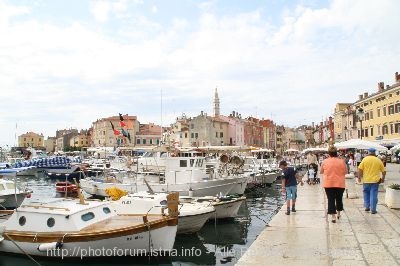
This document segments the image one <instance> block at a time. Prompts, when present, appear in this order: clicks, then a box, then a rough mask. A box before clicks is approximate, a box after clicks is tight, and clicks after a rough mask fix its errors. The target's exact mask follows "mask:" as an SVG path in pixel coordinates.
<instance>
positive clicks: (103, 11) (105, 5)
mask: <svg viewBox="0 0 400 266" xmlns="http://www.w3.org/2000/svg"><path fill="white" fill-rule="evenodd" d="M111 8H112V6H111V4H110V2H109V1H98V0H95V1H92V2H91V3H90V13H92V15H93V16H94V18H95V19H96V20H97V21H100V22H105V21H107V20H108V19H109V13H110V10H111Z"/></svg>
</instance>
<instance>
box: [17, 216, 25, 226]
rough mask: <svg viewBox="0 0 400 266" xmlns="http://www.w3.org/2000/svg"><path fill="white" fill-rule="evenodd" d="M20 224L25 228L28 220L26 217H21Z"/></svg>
mask: <svg viewBox="0 0 400 266" xmlns="http://www.w3.org/2000/svg"><path fill="white" fill-rule="evenodd" d="M18 223H19V225H20V226H24V225H25V223H26V218H25V216H21V217H19V220H18Z"/></svg>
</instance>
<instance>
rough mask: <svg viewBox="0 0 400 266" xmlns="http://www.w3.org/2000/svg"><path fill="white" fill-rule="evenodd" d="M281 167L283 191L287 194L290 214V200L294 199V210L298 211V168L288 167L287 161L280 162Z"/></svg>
mask: <svg viewBox="0 0 400 266" xmlns="http://www.w3.org/2000/svg"><path fill="white" fill-rule="evenodd" d="M279 168H281V169H282V173H283V176H282V193H285V194H286V208H287V210H286V215H290V200H291V201H292V212H296V206H295V205H296V198H297V177H296V174H297V173H296V170H295V169H294V168H293V167H288V165H287V162H286V161H281V162H280V163H279Z"/></svg>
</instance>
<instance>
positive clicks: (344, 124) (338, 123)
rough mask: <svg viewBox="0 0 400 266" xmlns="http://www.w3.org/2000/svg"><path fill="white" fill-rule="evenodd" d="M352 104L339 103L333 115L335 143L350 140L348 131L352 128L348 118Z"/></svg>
mask: <svg viewBox="0 0 400 266" xmlns="http://www.w3.org/2000/svg"><path fill="white" fill-rule="evenodd" d="M351 105H352V104H351V103H337V104H336V107H335V111H334V113H333V124H334V127H335V129H334V132H335V133H334V139H335V141H338V142H340V141H345V140H348V139H349V138H348V134H347V130H348V128H350V127H352V125H351V121H350V122H348V121H347V119H346V117H347V116H348V107H349V106H351Z"/></svg>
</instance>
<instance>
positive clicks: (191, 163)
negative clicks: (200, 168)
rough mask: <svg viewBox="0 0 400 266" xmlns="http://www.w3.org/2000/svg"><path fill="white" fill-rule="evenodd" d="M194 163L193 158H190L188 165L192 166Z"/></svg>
mask: <svg viewBox="0 0 400 266" xmlns="http://www.w3.org/2000/svg"><path fill="white" fill-rule="evenodd" d="M193 165H194V159H190V167H193Z"/></svg>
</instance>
